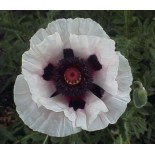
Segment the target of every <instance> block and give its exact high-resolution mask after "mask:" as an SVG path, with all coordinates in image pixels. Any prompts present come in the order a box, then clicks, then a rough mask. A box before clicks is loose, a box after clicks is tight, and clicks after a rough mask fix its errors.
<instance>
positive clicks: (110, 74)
mask: <svg viewBox="0 0 155 155" xmlns="http://www.w3.org/2000/svg"><path fill="white" fill-rule="evenodd" d="M103 61H104V62H103V65H102V69H101V70H100V71H98V72H96V74H95V78H94V83H96V84H98V85H99V86H100V87H102V88H103V89H104V90H105V91H106V92H108V93H109V94H112V95H116V94H117V93H118V82H117V80H116V77H117V75H118V67H119V56H118V55H114V56H113V57H112V58H110V59H108V58H107V59H105V60H103Z"/></svg>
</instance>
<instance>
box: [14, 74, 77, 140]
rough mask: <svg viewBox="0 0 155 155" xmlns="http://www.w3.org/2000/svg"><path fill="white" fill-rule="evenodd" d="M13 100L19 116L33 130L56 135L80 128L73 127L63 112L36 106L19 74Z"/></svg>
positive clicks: (71, 132) (66, 134)
mask: <svg viewBox="0 0 155 155" xmlns="http://www.w3.org/2000/svg"><path fill="white" fill-rule="evenodd" d="M14 101H15V104H16V106H17V112H18V113H19V116H20V118H21V119H22V120H23V121H24V123H25V124H26V125H28V126H29V127H30V128H32V129H33V130H34V131H39V132H42V133H45V134H48V135H50V136H56V137H63V136H68V135H71V134H75V133H77V132H80V128H74V127H73V126H72V122H71V121H69V120H68V118H66V117H65V116H64V113H63V112H53V111H51V110H47V109H45V108H44V107H40V108H38V106H37V105H36V103H35V102H33V100H32V96H31V93H30V91H29V87H28V85H27V83H26V81H25V79H24V77H23V75H19V76H18V77H17V79H16V82H15V87H14Z"/></svg>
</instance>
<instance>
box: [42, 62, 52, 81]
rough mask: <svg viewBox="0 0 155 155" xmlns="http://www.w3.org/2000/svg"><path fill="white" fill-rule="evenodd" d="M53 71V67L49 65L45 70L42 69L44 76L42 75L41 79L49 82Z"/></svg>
mask: <svg viewBox="0 0 155 155" xmlns="http://www.w3.org/2000/svg"><path fill="white" fill-rule="evenodd" d="M53 69H54V66H53V65H52V64H51V63H49V64H48V65H47V66H46V67H45V68H44V74H43V76H42V77H43V79H44V80H46V81H49V80H51V78H52V73H53Z"/></svg>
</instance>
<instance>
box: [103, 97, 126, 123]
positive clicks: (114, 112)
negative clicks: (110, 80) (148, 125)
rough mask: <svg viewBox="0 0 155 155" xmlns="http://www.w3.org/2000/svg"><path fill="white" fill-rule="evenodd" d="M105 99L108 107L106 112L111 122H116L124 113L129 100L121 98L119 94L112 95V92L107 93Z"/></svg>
mask: <svg viewBox="0 0 155 155" xmlns="http://www.w3.org/2000/svg"><path fill="white" fill-rule="evenodd" d="M105 96H106V97H103V99H102V100H103V101H104V103H105V104H106V106H107V108H108V110H109V111H108V112H107V113H104V115H105V116H106V117H107V119H108V120H109V122H110V123H111V124H114V123H116V121H117V120H118V118H119V117H120V116H121V115H122V114H123V113H124V111H125V109H126V107H127V102H126V101H124V100H123V99H119V98H118V97H117V96H112V95H110V94H105Z"/></svg>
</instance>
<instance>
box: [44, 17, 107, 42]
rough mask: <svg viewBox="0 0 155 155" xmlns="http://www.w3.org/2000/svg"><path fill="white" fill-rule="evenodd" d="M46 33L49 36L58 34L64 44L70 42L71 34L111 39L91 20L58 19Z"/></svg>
mask: <svg viewBox="0 0 155 155" xmlns="http://www.w3.org/2000/svg"><path fill="white" fill-rule="evenodd" d="M46 31H47V32H48V33H49V34H53V33H55V32H58V33H59V34H60V36H61V39H62V40H63V42H64V44H66V43H67V42H68V39H69V36H70V34H76V35H89V36H98V37H103V38H109V36H108V35H107V34H106V33H105V31H104V30H103V28H102V27H101V26H100V25H99V24H98V23H96V22H95V21H93V20H92V19H90V18H87V19H84V18H75V19H58V20H56V21H53V22H51V23H50V24H49V25H48V27H47V29H46Z"/></svg>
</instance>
